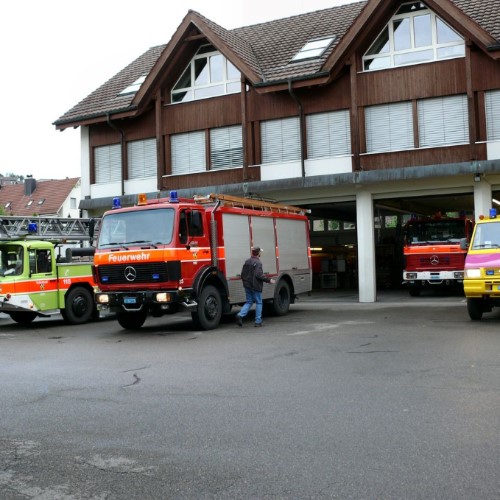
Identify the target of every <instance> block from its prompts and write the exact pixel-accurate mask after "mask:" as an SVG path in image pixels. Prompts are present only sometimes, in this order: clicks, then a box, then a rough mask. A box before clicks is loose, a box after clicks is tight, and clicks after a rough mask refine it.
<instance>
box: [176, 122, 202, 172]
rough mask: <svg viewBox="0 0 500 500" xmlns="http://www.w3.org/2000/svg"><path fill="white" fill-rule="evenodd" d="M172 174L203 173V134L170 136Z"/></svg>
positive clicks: (191, 133) (199, 132)
mask: <svg viewBox="0 0 500 500" xmlns="http://www.w3.org/2000/svg"><path fill="white" fill-rule="evenodd" d="M171 146H172V174H174V175H183V174H191V173H194V172H205V170H206V156H205V132H204V131H198V132H188V133H186V134H176V135H173V136H172V142H171Z"/></svg>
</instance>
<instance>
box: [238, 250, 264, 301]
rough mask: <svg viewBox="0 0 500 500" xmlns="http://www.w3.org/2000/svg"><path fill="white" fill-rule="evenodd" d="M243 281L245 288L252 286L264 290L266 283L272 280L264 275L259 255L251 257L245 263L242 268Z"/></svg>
mask: <svg viewBox="0 0 500 500" xmlns="http://www.w3.org/2000/svg"><path fill="white" fill-rule="evenodd" d="M241 281H242V282H243V286H244V287H245V288H251V289H252V290H257V291H258V292H262V287H263V286H264V282H265V283H270V282H271V280H270V279H269V278H268V277H266V276H265V275H264V272H263V271H262V262H261V261H260V259H259V258H258V257H254V256H252V257H250V258H249V259H247V260H246V261H245V263H244V264H243V268H242V269H241Z"/></svg>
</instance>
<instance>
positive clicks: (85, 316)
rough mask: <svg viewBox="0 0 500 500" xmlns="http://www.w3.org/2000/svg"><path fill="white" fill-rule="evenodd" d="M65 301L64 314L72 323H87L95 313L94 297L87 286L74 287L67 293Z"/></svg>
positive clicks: (66, 319)
mask: <svg viewBox="0 0 500 500" xmlns="http://www.w3.org/2000/svg"><path fill="white" fill-rule="evenodd" d="M64 302H65V309H64V313H63V314H62V316H63V318H64V319H65V321H67V322H68V323H69V324H70V325H81V324H82V323H86V322H87V321H89V320H90V318H91V317H92V314H93V313H94V308H95V304H94V297H92V294H91V293H90V292H89V291H88V290H87V289H86V288H83V287H77V288H73V289H72V290H70V291H69V292H68V294H67V295H66V299H65V301H64Z"/></svg>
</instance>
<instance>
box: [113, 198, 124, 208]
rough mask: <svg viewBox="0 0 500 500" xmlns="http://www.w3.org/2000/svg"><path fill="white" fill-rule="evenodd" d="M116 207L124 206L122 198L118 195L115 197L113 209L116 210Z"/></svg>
mask: <svg viewBox="0 0 500 500" xmlns="http://www.w3.org/2000/svg"><path fill="white" fill-rule="evenodd" d="M115 208H122V206H121V205H120V198H118V197H116V198H113V207H112V209H113V210H114V209H115Z"/></svg>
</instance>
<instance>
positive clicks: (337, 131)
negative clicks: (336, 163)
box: [306, 110, 351, 158]
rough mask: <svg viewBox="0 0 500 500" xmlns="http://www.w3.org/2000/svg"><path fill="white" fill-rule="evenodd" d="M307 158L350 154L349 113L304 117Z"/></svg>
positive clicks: (335, 112)
mask: <svg viewBox="0 0 500 500" xmlns="http://www.w3.org/2000/svg"><path fill="white" fill-rule="evenodd" d="M306 126H307V155H308V157H309V158H322V157H325V156H340V155H348V154H351V124H350V121H349V111H347V110H343V111H333V112H330V113H318V114H313V115H307V116H306Z"/></svg>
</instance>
